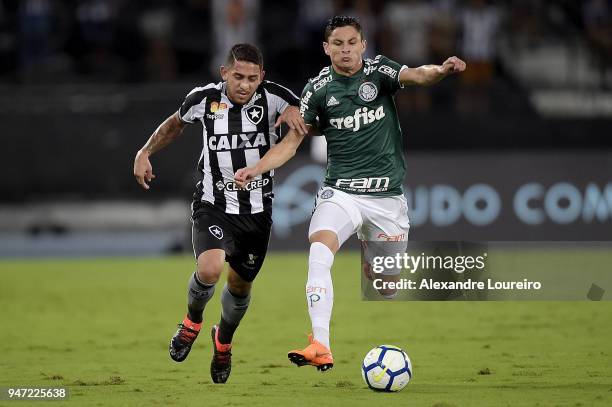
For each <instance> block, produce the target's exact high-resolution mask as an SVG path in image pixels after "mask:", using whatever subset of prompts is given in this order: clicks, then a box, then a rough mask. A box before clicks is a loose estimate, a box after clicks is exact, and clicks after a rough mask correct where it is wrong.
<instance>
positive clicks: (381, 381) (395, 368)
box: [361, 345, 412, 392]
mask: <svg viewBox="0 0 612 407" xmlns="http://www.w3.org/2000/svg"><path fill="white" fill-rule="evenodd" d="M361 375H362V376H363V380H364V381H365V382H366V384H367V385H368V387H369V388H370V389H372V390H377V391H387V392H391V391H400V390H401V389H403V388H404V387H406V385H407V384H408V382H409V381H410V379H411V378H412V363H410V358H409V357H408V355H407V354H406V352H404V351H403V350H402V349H400V348H398V347H397V346H393V345H380V346H377V347H376V348H374V349H372V350H371V351H369V352H368V354H367V355H366V356H365V358H363V364H362V365H361Z"/></svg>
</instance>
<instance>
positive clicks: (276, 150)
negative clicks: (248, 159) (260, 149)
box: [234, 130, 305, 187]
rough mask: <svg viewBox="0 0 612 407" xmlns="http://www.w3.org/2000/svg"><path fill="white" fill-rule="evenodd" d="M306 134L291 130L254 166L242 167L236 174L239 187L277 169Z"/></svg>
mask: <svg viewBox="0 0 612 407" xmlns="http://www.w3.org/2000/svg"><path fill="white" fill-rule="evenodd" d="M304 137H305V135H304V134H300V133H298V132H297V131H296V130H289V131H288V132H287V134H286V135H285V138H283V140H282V141H281V142H280V143H278V144H277V145H275V146H274V147H272V148H271V149H270V150H268V152H267V153H266V154H264V156H263V157H261V159H260V160H259V161H258V162H257V164H255V166H253V167H246V168H241V169H239V170H238V171H236V174H234V180H235V181H236V184H238V186H239V187H243V186H245V185H246V184H247V182H249V181H250V180H252V179H253V178H255V177H257V176H258V175H261V174H263V173H264V172H268V171H270V170H273V169H276V168H278V167H280V166H281V165H283V164H285V163H286V162H287V161H289V160H290V159H291V158H292V157H293V156H294V155H295V152H296V151H297V148H298V147H299V146H300V144H302V141H304Z"/></svg>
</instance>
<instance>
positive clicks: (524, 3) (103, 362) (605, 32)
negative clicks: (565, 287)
mask: <svg viewBox="0 0 612 407" xmlns="http://www.w3.org/2000/svg"><path fill="white" fill-rule="evenodd" d="M337 13H343V14H352V15H357V16H359V17H360V18H361V20H362V23H363V24H364V28H365V35H366V37H367V39H368V56H374V55H376V54H377V53H383V54H385V55H387V56H389V57H391V58H394V59H396V60H398V61H399V62H402V63H406V64H408V65H411V66H416V65H421V64H426V63H441V62H443V60H444V58H446V57H447V56H450V55H458V56H460V57H461V58H463V59H465V60H466V61H467V63H468V67H469V69H468V71H467V72H466V73H465V74H463V75H461V76H455V77H451V78H448V79H446V80H444V81H443V82H441V83H439V84H437V85H435V86H433V87H431V88H411V89H408V90H405V91H402V92H400V93H399V94H398V96H397V105H398V110H399V113H400V119H401V124H402V129H403V131H404V134H405V137H406V138H405V141H406V152H407V156H408V161H407V162H408V174H407V179H406V187H407V188H406V191H407V195H408V198H409V202H410V207H411V219H412V225H413V228H412V230H411V235H410V238H411V239H412V240H453V239H460V240H476V241H487V240H498V241H507V240H513V241H528V240H529V241H533V240H538V241H566V242H573V241H579V240H580V241H593V240H600V241H601V240H607V241H609V240H610V237H611V236H612V235H611V233H610V231H611V230H612V229H611V228H610V226H611V222H612V171H611V169H612V138H611V136H610V135H611V134H612V91H611V89H612V6H611V4H610V2H609V1H605V0H586V1H571V0H562V1H552V0H550V1H538V0H519V1H509V0H508V1H488V2H487V1H479V0H470V1H453V0H438V1H367V0H362V1H330V0H315V1H306V0H301V1H297V0H283V1H279V0H272V1H263V0H261V1H256V0H224V1H223V0H178V1H161V0H159V1H139V2H133V1H127V0H81V1H77V0H3V1H0V120H1V122H2V132H1V134H0V151H1V156H2V172H1V174H0V257H1V258H2V259H1V260H0V268H1V270H0V278H1V281H2V284H0V309H2V320H3V322H4V324H5V327H6V329H3V330H2V334H0V343H1V344H2V345H1V347H0V350H1V351H2V354H3V358H2V359H1V360H0V371H1V372H2V373H0V385H46V386H50V385H67V386H69V387H70V388H71V391H72V394H73V397H75V398H76V400H77V401H78V404H79V405H86V404H89V405H100V404H107V403H112V404H113V405H139V404H140V405H142V404H147V405H152V404H164V405H170V404H175V405H185V404H187V403H188V402H190V403H192V402H202V401H203V400H205V401H207V402H211V403H212V404H215V402H219V403H221V404H228V403H229V401H228V400H231V401H233V402H235V403H236V404H241V403H238V401H237V400H243V401H244V400H248V404H249V405H250V406H256V405H269V404H271V403H272V402H276V403H278V404H279V405H297V404H300V403H303V404H308V405H312V404H316V403H323V402H330V401H331V402H338V403H340V404H343V403H344V402H346V401H349V400H350V401H351V404H352V405H371V404H373V403H379V402H380V400H381V399H380V398H377V397H378V396H379V395H376V394H370V393H366V392H365V389H363V384H362V383H361V382H360V380H361V379H360V378H359V373H358V364H359V361H360V359H361V357H362V355H363V354H365V352H366V351H367V350H368V349H369V348H371V347H372V346H375V345H378V344H380V343H383V342H387V343H395V344H398V345H400V346H406V347H407V350H408V352H409V354H410V355H411V356H412V358H413V362H414V364H415V371H416V372H417V376H416V378H415V381H414V383H413V384H411V385H410V386H409V388H408V390H407V391H404V392H402V393H401V394H400V396H401V397H400V398H396V399H391V398H385V399H384V402H385V403H386V404H391V405H407V404H408V402H409V401H413V402H414V403H415V404H414V405H427V406H439V407H441V406H447V407H448V406H455V405H457V406H460V405H471V406H475V405H487V406H491V405H502V404H503V403H507V404H508V405H535V404H539V405H542V406H544V405H546V406H547V405H572V406H574V405H602V406H603V405H610V397H611V396H610V395H611V394H612V393H610V386H609V383H610V380H611V378H612V372H611V371H610V366H612V360H611V359H610V357H611V354H610V352H609V344H608V343H609V338H610V336H611V335H612V331H611V329H612V328H611V327H610V325H609V319H610V318H609V317H610V307H609V306H608V304H609V303H587V302H581V303H574V302H572V303H570V302H565V303H562V302H541V303H480V304H457V303H455V302H453V303H452V304H448V305H446V304H439V303H436V304H434V303H410V304H387V303H365V302H362V301H360V298H359V288H358V285H359V279H358V278H357V276H356V274H357V270H354V268H355V267H356V266H357V265H358V262H359V255H358V254H357V253H354V252H350V251H343V253H342V254H341V255H339V256H338V259H337V262H336V265H335V269H334V279H335V280H334V283H335V284H336V286H337V287H338V288H337V290H336V299H337V305H336V307H335V309H334V322H333V323H334V336H333V341H334V343H335V344H336V345H335V349H336V350H335V354H336V355H338V356H337V358H338V363H337V366H336V367H335V368H334V371H332V376H327V377H328V378H326V377H321V376H317V375H315V373H314V372H311V371H306V370H304V369H300V370H299V371H297V370H292V369H291V370H290V366H288V363H287V361H286V359H285V356H284V355H283V352H284V351H285V349H286V348H289V347H292V346H299V345H300V344H301V342H298V340H299V339H298V338H297V337H296V336H297V335H299V333H301V332H305V331H306V330H307V329H309V328H308V327H307V315H306V312H305V309H304V307H303V286H302V282H303V280H304V279H305V269H306V257H307V256H306V251H305V249H306V247H307V242H306V228H307V225H308V219H309V215H310V211H311V209H312V203H313V201H312V197H313V196H314V191H315V190H316V188H317V185H318V183H319V182H320V181H321V177H322V172H323V168H324V153H323V154H322V151H324V150H323V147H322V146H321V142H320V141H321V138H313V140H308V141H307V143H306V145H304V146H303V147H302V148H301V149H300V152H299V154H298V156H297V157H296V158H294V160H292V162H291V163H289V164H288V165H287V166H286V167H285V168H283V169H281V170H279V171H277V174H278V177H277V188H276V196H277V198H276V201H275V215H274V216H275V227H274V232H273V236H272V240H271V243H270V248H271V251H272V252H273V253H272V254H271V255H270V257H269V260H267V263H266V266H265V267H266V272H265V273H262V276H261V279H260V280H258V285H257V286H256V287H255V290H256V291H255V295H254V306H253V307H252V311H249V315H247V318H245V326H244V327H242V328H241V330H240V331H239V332H238V334H237V335H238V336H237V345H238V346H237V347H236V360H237V361H238V362H237V365H238V367H237V368H235V370H234V373H233V375H232V378H231V379H230V385H228V386H226V387H224V388H222V389H219V388H218V387H214V386H211V385H210V384H209V381H208V379H207V375H208V373H207V363H208V357H209V356H208V351H209V346H208V344H207V343H205V341H202V343H201V344H198V346H201V347H202V349H198V353H194V357H193V358H192V359H193V360H189V361H187V362H186V364H185V365H180V366H178V367H177V366H176V365H172V364H171V363H170V361H169V360H168V358H167V354H166V347H167V341H168V339H169V337H170V335H171V334H172V332H173V326H172V324H173V323H174V322H177V321H178V316H180V313H182V312H183V309H184V286H185V281H186V276H187V275H188V273H189V272H190V270H191V269H192V267H193V260H192V258H191V257H190V254H189V252H190V250H191V247H190V244H189V227H190V222H189V212H188V204H189V201H190V196H191V193H192V188H193V184H194V177H195V173H194V170H195V163H196V161H197V157H198V156H199V154H200V150H201V131H200V128H199V127H198V126H192V127H190V128H188V129H187V130H186V132H185V133H184V135H183V136H182V137H181V138H180V139H179V140H177V141H176V142H174V143H173V144H172V145H170V146H169V147H167V148H166V149H165V150H164V151H162V152H160V153H158V154H157V155H155V156H154V157H153V159H152V162H153V167H154V172H155V173H156V175H157V179H156V180H155V181H154V183H153V187H152V189H151V190H150V191H146V192H145V191H143V190H142V189H141V188H140V187H139V186H138V185H137V184H136V182H135V181H134V179H133V176H132V164H133V158H134V155H135V153H136V150H137V149H138V148H140V146H141V145H142V144H143V143H144V141H145V140H146V139H147V138H148V137H149V135H150V134H151V132H152V131H153V130H154V129H155V127H156V126H157V125H158V123H159V122H161V121H162V120H163V119H164V118H166V117H167V116H168V115H170V114H171V113H173V112H174V111H175V110H176V109H178V106H179V105H180V103H181V102H182V100H183V98H184V96H185V94H186V93H187V92H188V91H189V90H190V89H192V88H193V87H194V86H196V85H200V84H204V83H208V82H210V81H218V75H217V68H218V65H219V60H220V59H219V58H222V56H223V55H224V53H225V51H226V50H227V48H228V46H229V45H230V44H232V43H234V42H239V41H245V40H247V41H251V42H255V43H256V44H258V45H259V46H261V48H262V49H263V52H264V57H265V60H266V75H267V77H268V78H269V79H271V80H274V81H277V82H280V83H283V84H286V85H287V86H289V87H290V88H291V89H293V90H294V91H295V92H296V93H299V92H300V91H301V88H302V87H303V85H304V83H305V80H306V79H307V78H308V77H311V76H313V75H315V74H316V73H317V72H318V71H319V69H320V68H321V67H322V66H324V65H327V64H328V60H327V59H326V57H325V56H324V54H323V53H322V51H321V40H322V33H321V27H322V25H323V24H324V21H325V20H326V19H327V18H328V17H329V16H331V15H333V14H337ZM350 245H351V247H353V248H355V247H356V246H355V242H354V241H353V242H351V243H350ZM605 247H607V246H605ZM288 251H291V252H292V254H288V253H286V252H288ZM169 254H172V255H176V256H166V255H169ZM126 255H127V256H130V257H129V258H125V257H123V256H126ZM151 255H154V257H151ZM75 256H77V257H79V258H80V259H74V257H75ZM89 256H95V257H89ZM500 256H501V257H500V259H501V260H500V262H501V263H504V262H505V264H507V265H508V267H509V268H510V269H511V267H512V265H515V264H517V263H518V262H519V261H522V260H523V259H524V258H526V257H527V258H529V259H531V261H532V264H533V265H535V266H534V267H541V268H543V269H544V270H545V271H546V270H550V271H551V272H554V271H555V270H557V269H560V268H563V269H564V270H565V269H567V270H570V271H577V272H580V270H582V268H583V267H585V266H588V267H591V268H600V269H609V266H610V263H611V262H612V259H611V258H610V251H609V250H607V249H601V248H599V249H597V248H595V249H592V250H591V249H589V245H588V244H586V245H585V244H576V245H573V244H569V245H568V244H565V245H561V246H559V247H557V248H556V247H555V245H554V244H553V245H549V246H546V249H544V250H541V251H530V252H529V253H527V255H525V253H524V252H512V251H511V252H508V253H502V254H501V255H500ZM32 257H40V259H31V258H32ZM49 257H54V259H50V258H49ZM345 271H346V272H345ZM586 283H588V284H587V285H586V288H584V290H583V291H584V292H585V295H586V291H587V289H588V287H589V286H590V283H591V282H590V281H588V282H586ZM604 288H607V287H604ZM577 289H578V288H577ZM580 290H582V288H580ZM608 296H609V294H607V295H606V296H605V297H604V298H609V297H608ZM217 302H218V301H217V300H213V301H212V302H211V306H210V310H207V312H210V313H211V315H218V312H219V309H218V304H217ZM279 303H282V304H283V307H282V309H279V308H280V307H278V304H279ZM296 313H297V314H299V317H296V316H295V315H296ZM126 315H127V317H126ZM270 315H274V317H273V318H272V319H273V321H270ZM130 316H137V317H136V318H133V317H130ZM212 321H213V320H211V321H209V322H212ZM403 322H405V323H403ZM24 327H28V328H27V329H25V328H24ZM84 327H86V328H84ZM391 327H392V329H390V328H391ZM289 333H291V335H290V337H289V336H288V335H289ZM262 338H266V340H265V341H263V340H262ZM246 349H248V350H250V352H247V351H246ZM270 349H273V350H274V352H272V353H270ZM253 354H254V355H253ZM296 372H297V373H296ZM186 386H187V387H189V386H192V388H196V387H197V386H199V387H198V388H201V389H203V391H202V392H195V393H192V392H186V391H185V388H186ZM296 394H303V395H304V399H303V400H302V399H300V400H298V399H296V397H295V395H296ZM228 397H229V399H228ZM502 400H503V402H502ZM69 403H70V402H68V403H67V404H69Z"/></svg>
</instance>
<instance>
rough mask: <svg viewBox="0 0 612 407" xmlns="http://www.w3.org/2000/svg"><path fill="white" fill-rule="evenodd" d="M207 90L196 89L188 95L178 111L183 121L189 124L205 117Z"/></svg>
mask: <svg viewBox="0 0 612 407" xmlns="http://www.w3.org/2000/svg"><path fill="white" fill-rule="evenodd" d="M205 89H206V88H194V89H193V90H192V91H191V92H189V93H188V94H187V96H186V97H185V100H184V101H183V104H182V105H181V107H180V108H179V110H178V114H179V118H180V119H181V121H183V122H185V123H189V124H193V123H195V122H197V121H198V120H199V119H200V118H201V117H202V116H203V115H204V109H205V106H204V104H205V103H206V96H207V93H208V92H206V90H205Z"/></svg>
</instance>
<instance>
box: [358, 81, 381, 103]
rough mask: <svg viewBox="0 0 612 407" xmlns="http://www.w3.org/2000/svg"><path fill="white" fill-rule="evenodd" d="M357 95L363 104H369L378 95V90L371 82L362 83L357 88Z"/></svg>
mask: <svg viewBox="0 0 612 407" xmlns="http://www.w3.org/2000/svg"><path fill="white" fill-rule="evenodd" d="M357 93H358V94H359V97H360V98H361V100H363V101H365V102H371V101H373V100H374V99H376V96H377V95H378V89H377V88H376V85H374V84H373V83H372V82H364V83H362V84H361V86H359V90H358V91H357Z"/></svg>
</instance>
